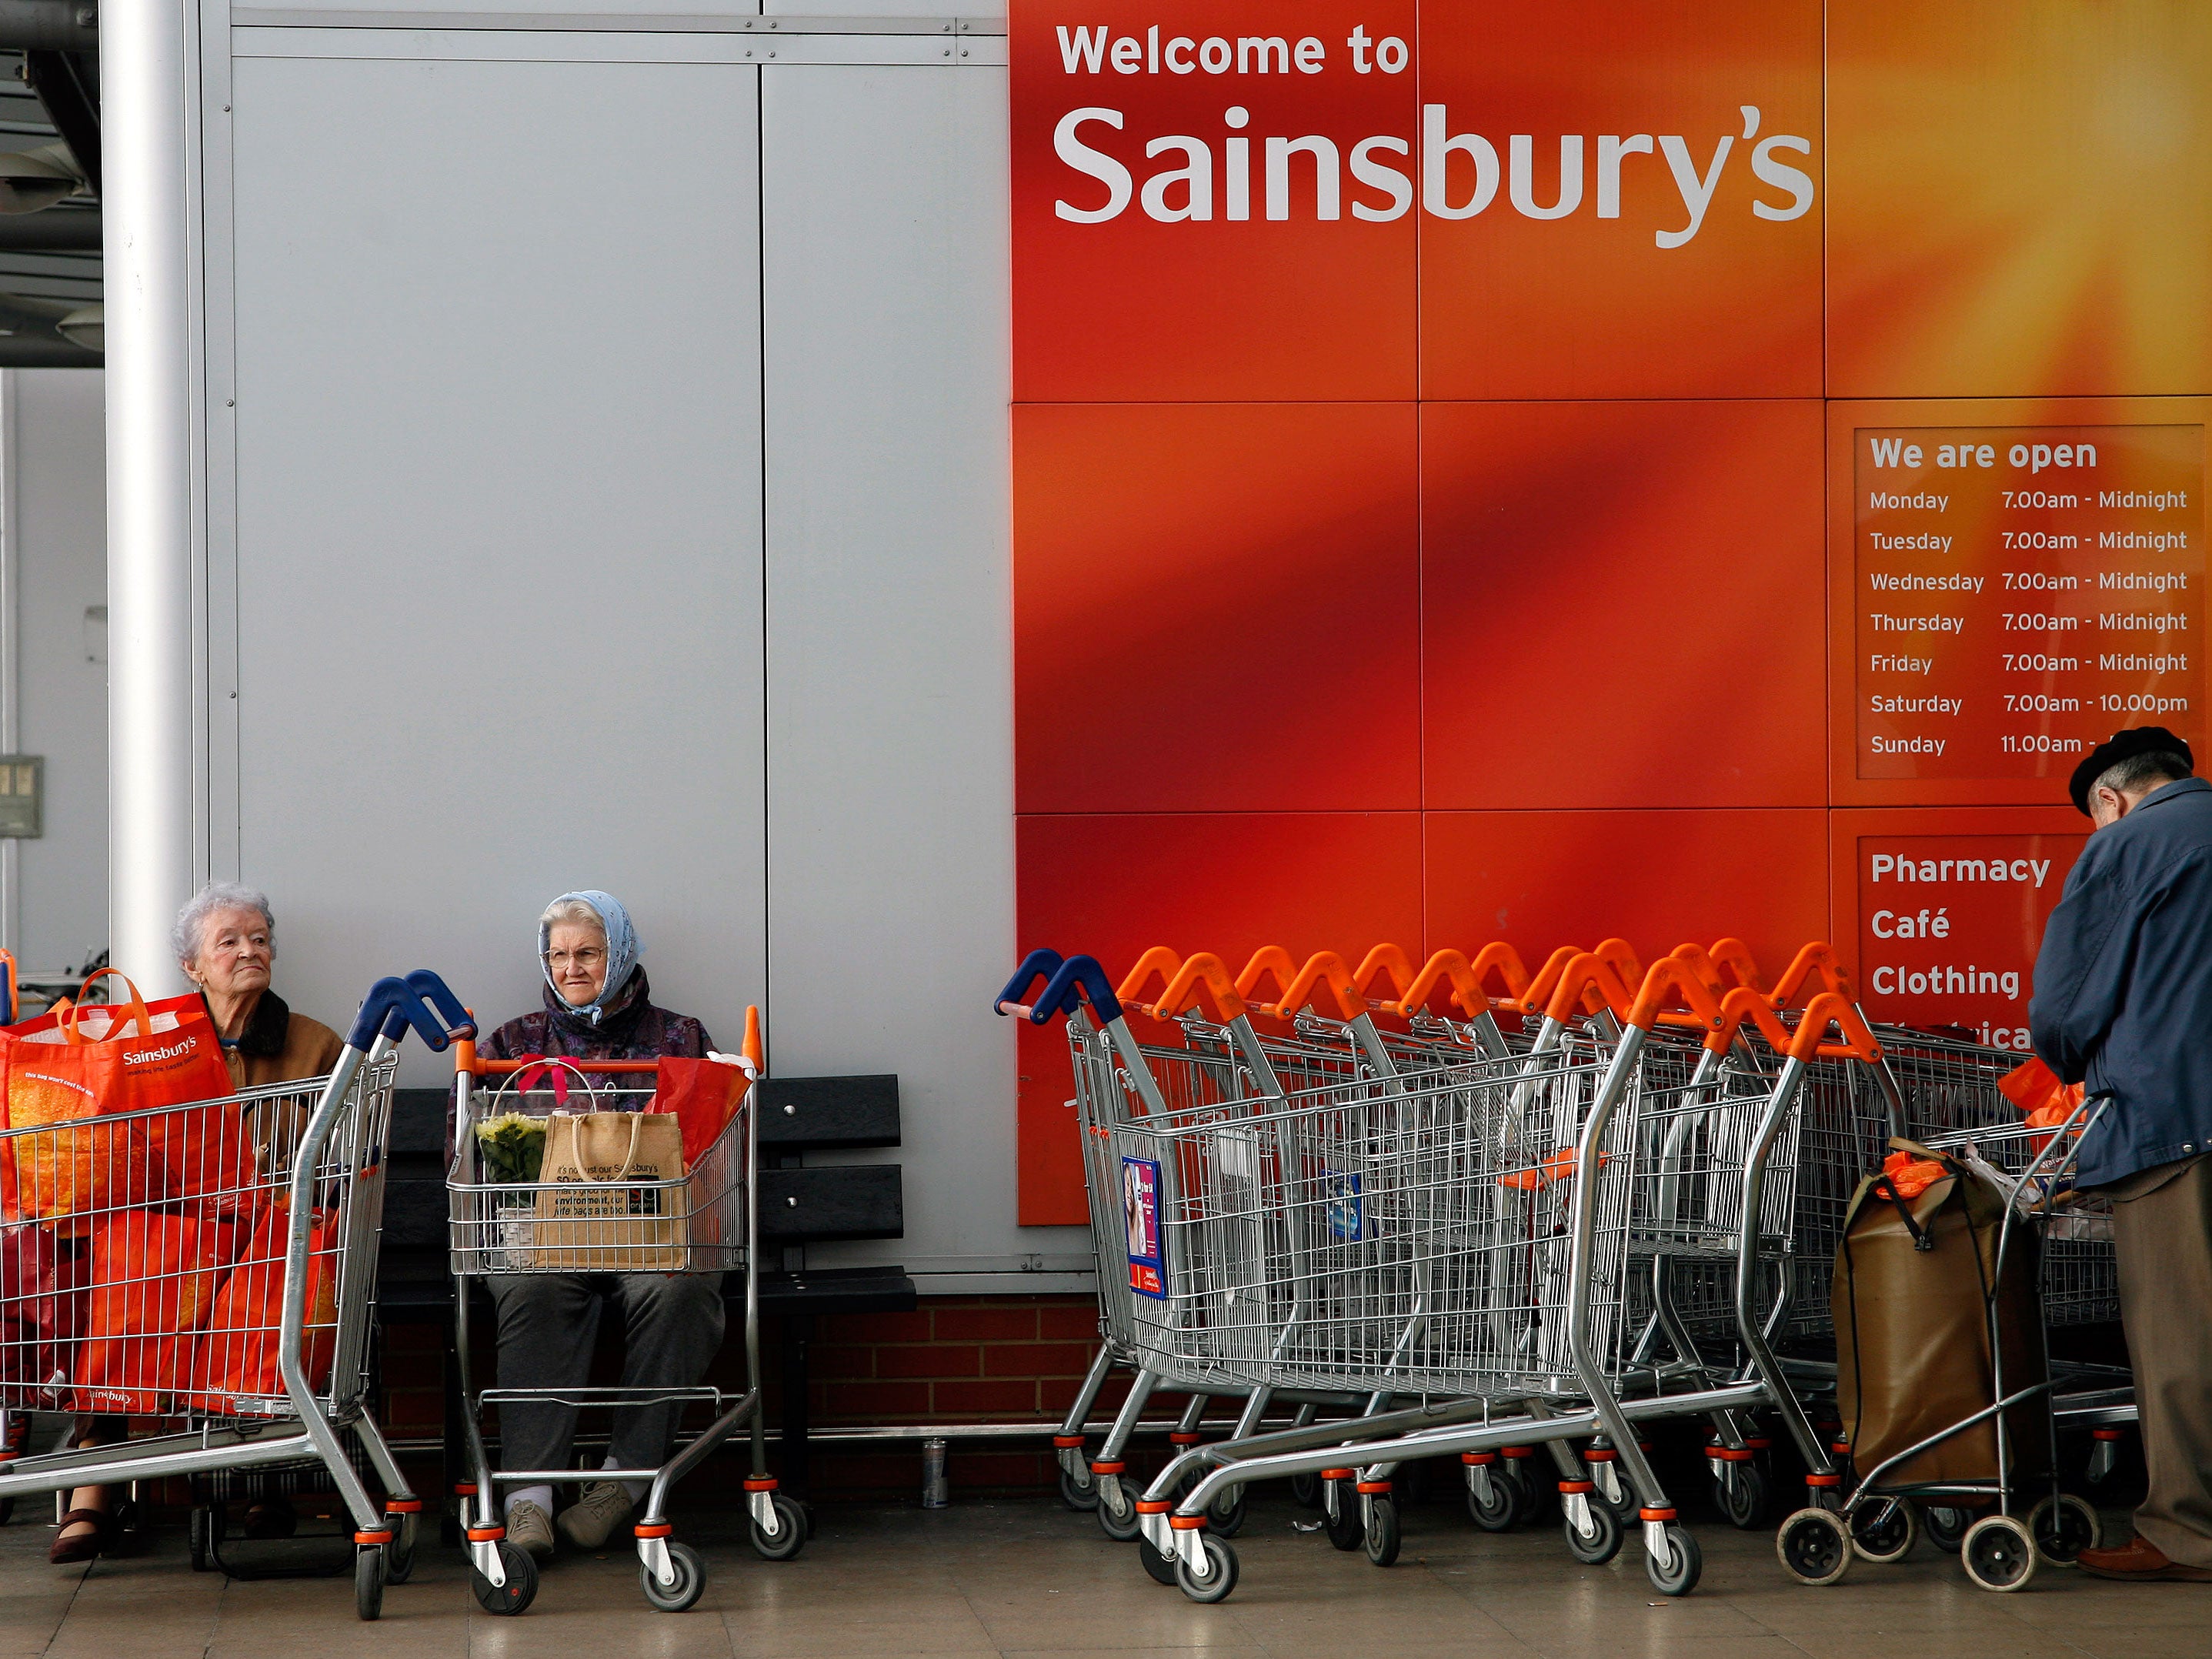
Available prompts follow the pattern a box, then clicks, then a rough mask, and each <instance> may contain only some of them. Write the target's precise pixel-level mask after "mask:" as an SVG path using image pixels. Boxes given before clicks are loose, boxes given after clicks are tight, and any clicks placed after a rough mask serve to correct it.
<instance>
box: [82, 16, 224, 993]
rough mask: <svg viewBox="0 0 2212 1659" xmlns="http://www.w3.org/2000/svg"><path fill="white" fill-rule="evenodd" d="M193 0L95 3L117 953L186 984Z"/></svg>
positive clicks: (191, 736)
mask: <svg viewBox="0 0 2212 1659" xmlns="http://www.w3.org/2000/svg"><path fill="white" fill-rule="evenodd" d="M196 10H197V9H196V7H195V6H194V5H193V3H192V0H105V3H103V4H102V6H101V8H100V91H101V98H100V104H101V107H102V113H103V117H104V119H103V124H102V126H103V131H102V143H101V150H102V155H103V169H102V171H103V175H104V176H103V183H104V185H105V188H106V199H105V201H104V202H103V204H102V207H103V210H104V211H103V217H104V221H105V234H104V238H103V242H102V251H103V254H104V256H105V271H106V277H105V289H106V311H107V387H106V390H107V619H108V702H107V730H108V763H107V765H108V803H109V806H108V811H109V819H108V822H109V826H110V827H109V829H108V908H109V915H110V918H111V921H110V929H111V941H112V950H113V953H114V954H113V960H114V962H115V963H116V964H117V965H118V967H120V968H122V969H124V970H125V972H127V973H129V974H130V975H132V977H133V978H135V979H137V981H138V982H139V984H140V986H141V987H143V989H144V990H146V991H147V992H149V994H167V993H169V992H172V991H176V990H181V989H182V988H184V987H183V976H182V975H181V974H180V973H179V971H178V969H177V964H176V963H175V962H174V961H173V959H172V958H171V957H170V953H169V947H168V929H169V923H170V921H171V919H172V918H173V916H174V915H176V911H177V907H178V906H179V904H181V903H182V902H184V901H185V898H187V897H188V896H190V895H191V892H192V890H193V889H194V888H195V887H196V886H197V884H198V881H199V878H200V877H201V875H202V873H203V872H202V871H201V870H200V868H199V867H198V866H199V864H200V862H201V859H200V855H199V854H197V852H196V849H195V837H194V826H195V823H196V822H197V817H198V814H197V812H196V806H197V803H196V801H195V799H194V781H195V778H196V776H197V772H198V764H197V751H198V747H199V745H198V742H197V738H198V735H199V726H200V721H199V720H198V717H197V697H196V696H195V683H196V679H197V675H196V672H195V668H194V650H193V645H194V617H193V611H194V607H193V602H192V601H193V592H192V569H193V561H192V522H193V499H194V491H193V489H192V472H193V467H194V464H195V459H196V456H195V445H194V443H193V437H192V434H193V428H194V422H193V419H192V380H193V376H192V372H191V365H192V353H191V317H192V296H193V293H194V283H193V282H192V280H191V276H192V270H191V257H192V255H191V250H192V247H193V246H194V242H195V239H194V237H193V236H192V235H191V225H190V220H189V214H190V212H191V204H193V202H194V201H195V200H196V199H197V197H196V192H194V191H192V190H191V188H190V180H189V177H188V172H189V167H190V166H191V156H192V155H193V154H194V153H195V147H194V146H193V145H191V143H190V142H189V126H188V123H189V122H190V121H191V119H192V118H194V112H195V110H196V109H197V103H198V97H197V88H198V83H199V76H198V56H197V46H196V44H195V42H196V40H197V15H196Z"/></svg>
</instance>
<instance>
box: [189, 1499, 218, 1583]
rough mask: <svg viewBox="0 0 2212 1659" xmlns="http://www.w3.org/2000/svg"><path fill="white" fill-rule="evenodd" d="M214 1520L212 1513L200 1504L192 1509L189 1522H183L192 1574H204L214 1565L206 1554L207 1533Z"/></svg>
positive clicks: (204, 1505)
mask: <svg viewBox="0 0 2212 1659" xmlns="http://www.w3.org/2000/svg"><path fill="white" fill-rule="evenodd" d="M214 1520H215V1516H214V1511H213V1510H210V1509H209V1508H208V1506H207V1505H206V1504H197V1505H196V1506H195V1507H194V1508H193V1510H192V1513H191V1520H190V1521H188V1522H185V1538H186V1540H187V1541H189V1542H190V1545H191V1554H192V1571H194V1572H205V1571H208V1569H209V1568H210V1567H212V1566H213V1565H215V1563H214V1562H213V1561H212V1560H210V1559H209V1554H208V1538H209V1532H210V1528H212V1526H213V1525H214Z"/></svg>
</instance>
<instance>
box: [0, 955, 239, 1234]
mask: <svg viewBox="0 0 2212 1659" xmlns="http://www.w3.org/2000/svg"><path fill="white" fill-rule="evenodd" d="M106 971H108V970H106V969H103V970H102V972H106ZM98 977H99V975H94V978H95V979H96V978H98ZM85 982H86V984H87V985H90V984H91V983H92V981H91V980H88V981H85ZM124 983H125V985H126V986H129V987H130V990H131V1000H130V1001H129V1002H128V1003H127V1004H125V1005H123V1006H120V1007H118V1008H116V1009H112V1010H110V1009H96V1010H89V1011H88V1010H86V1009H85V1008H83V1007H82V1006H70V1007H69V1008H66V1009H64V1010H63V1011H62V1012H59V1013H58V1014H55V1015H49V1016H47V1017H46V1018H42V1019H40V1020H34V1021H32V1022H30V1023H29V1024H27V1025H21V1026H16V1027H13V1028H11V1029H9V1030H6V1031H0V1061H4V1071H0V1079H4V1085H5V1089H6V1095H5V1110H6V1126H7V1127H9V1129H13V1130H26V1129H28V1130H39V1131H44V1133H31V1134H11V1135H9V1136H7V1137H6V1138H4V1139H0V1206H4V1208H5V1211H6V1213H7V1215H8V1216H9V1218H11V1219H19V1220H27V1221H51V1222H56V1223H60V1224H63V1225H62V1231H64V1232H81V1231H83V1229H84V1227H85V1226H86V1225H87V1224H86V1223H85V1222H83V1221H82V1220H77V1219H74V1218H79V1217H82V1216H84V1215H86V1214H88V1213H93V1212H103V1211H106V1210H109V1209H113V1208H118V1207H122V1206H129V1205H132V1204H139V1203H143V1202H146V1201H148V1200H155V1199H160V1198H163V1197H172V1196H173V1197H197V1196H198V1195H199V1194H203V1193H206V1192H209V1191H211V1190H212V1191H217V1192H221V1191H225V1190H228V1191H231V1192H236V1191H240V1190H246V1189H250V1188H251V1187H252V1147H251V1146H250V1145H248V1144H247V1143H246V1139H245V1136H244V1134H243V1133H242V1131H240V1129H239V1128H238V1127H237V1126H236V1125H235V1124H234V1122H232V1121H230V1120H231V1118H232V1117H233V1116H234V1115H233V1114H230V1113H228V1111H227V1110H226V1109H222V1108H216V1107H210V1108H209V1109H208V1110H207V1111H206V1112H204V1113H185V1114H177V1113H170V1114H161V1115H155V1116H152V1117H147V1118H140V1119H137V1120H134V1121H130V1122H124V1123H112V1124H101V1123H92V1124H85V1123H83V1120H85V1119H96V1118H100V1117H105V1116H113V1115H116V1114H118V1113H124V1112H137V1111H142V1110H145V1109H149V1108H156V1107H166V1106H175V1105H179V1104H182V1103H187V1102H197V1101H204V1100H216V1099H219V1098H221V1097H225V1096H228V1094H229V1093H230V1092H231V1082H230V1070H229V1068H228V1066H225V1065H224V1064H223V1062H222V1046H221V1044H220V1043H219V1042H217V1041H216V1035H215V1028H214V1027H213V1026H212V1025H211V1024H209V1022H208V1018H207V1016H206V1014H205V1012H204V1011H203V1010H202V1009H201V1006H200V1003H199V999H198V998H197V997H179V998H174V999H172V1000H169V1001H168V1002H166V1003H163V1004H161V1005H159V1007H158V1009H157V1008H154V1007H149V1006H148V1005H147V1004H146V1002H145V1000H143V998H141V997H140V996H139V995H138V992H137V987H136V986H131V982H130V981H128V980H125V981H124ZM49 1126H52V1127H49ZM64 1126H66V1127H64ZM216 1207H218V1208H219V1207H221V1200H216Z"/></svg>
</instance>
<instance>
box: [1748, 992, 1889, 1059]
mask: <svg viewBox="0 0 2212 1659" xmlns="http://www.w3.org/2000/svg"><path fill="white" fill-rule="evenodd" d="M1731 995H1733V993H1731ZM1830 1025H1834V1026H1835V1027H1836V1029H1837V1030H1839V1031H1841V1032H1842V1033H1843V1041H1842V1042H1824V1041H1823V1040H1822V1039H1824V1038H1825V1037H1826V1036H1827V1035H1828V1027H1829V1026H1830ZM1789 1052H1790V1058H1791V1059H1792V1060H1811V1059H1813V1058H1814V1057H1815V1056H1816V1055H1817V1056H1818V1057H1819V1058H1820V1059H1822V1060H1864V1061H1866V1063H1867V1064H1868V1065H1869V1066H1871V1065H1873V1064H1874V1063H1875V1061H1876V1060H1880V1059H1881V1043H1880V1042H1876V1041H1875V1035H1874V1033H1873V1032H1872V1031H1870V1030H1868V1029H1867V1023H1866V1020H1865V1018H1863V1016H1862V1015H1861V1014H1860V1013H1859V1011H1858V1005H1857V1004H1856V1003H1854V1002H1853V1001H1851V1000H1850V998H1849V997H1847V996H1845V995H1844V994H1843V993H1841V992H1839V991H1823V992H1821V993H1820V995H1818V996H1816V997H1814V999H1813V1000H1812V1001H1810V1002H1808V1004H1806V1005H1805V1014H1804V1018H1802V1019H1800V1020H1799V1021H1798V1022H1797V1030H1796V1035H1795V1036H1792V1037H1791V1038H1790V1051H1789Z"/></svg>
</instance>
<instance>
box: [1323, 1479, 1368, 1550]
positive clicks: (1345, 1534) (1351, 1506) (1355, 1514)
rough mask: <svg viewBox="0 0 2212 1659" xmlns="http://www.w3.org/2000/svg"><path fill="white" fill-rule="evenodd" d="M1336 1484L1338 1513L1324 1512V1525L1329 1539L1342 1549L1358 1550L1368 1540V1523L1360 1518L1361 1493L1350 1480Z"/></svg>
mask: <svg viewBox="0 0 2212 1659" xmlns="http://www.w3.org/2000/svg"><path fill="white" fill-rule="evenodd" d="M1334 1484H1335V1486H1336V1513H1335V1514H1334V1515H1329V1514H1328V1511H1326V1510H1323V1511H1322V1513H1323V1515H1324V1516H1326V1518H1325V1519H1324V1520H1323V1521H1322V1527H1323V1528H1324V1529H1325V1530H1326V1531H1327V1532H1328V1541H1329V1542H1330V1543H1332V1544H1334V1545H1335V1546H1336V1547H1337V1548H1339V1549H1340V1550H1356V1549H1358V1547H1360V1545H1361V1544H1362V1543H1364V1542H1365V1541H1366V1538H1367V1523H1366V1522H1364V1520H1362V1519H1361V1518H1360V1514H1359V1493H1358V1492H1357V1491H1356V1490H1354V1488H1353V1486H1352V1482H1351V1481H1349V1480H1339V1481H1337V1482H1335V1483H1334Z"/></svg>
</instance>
